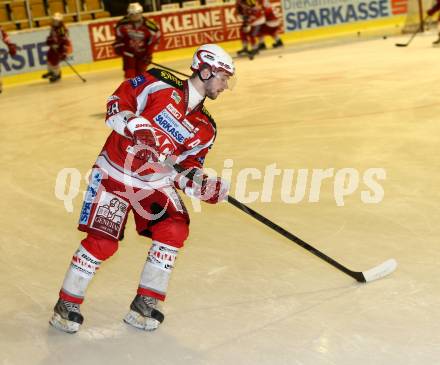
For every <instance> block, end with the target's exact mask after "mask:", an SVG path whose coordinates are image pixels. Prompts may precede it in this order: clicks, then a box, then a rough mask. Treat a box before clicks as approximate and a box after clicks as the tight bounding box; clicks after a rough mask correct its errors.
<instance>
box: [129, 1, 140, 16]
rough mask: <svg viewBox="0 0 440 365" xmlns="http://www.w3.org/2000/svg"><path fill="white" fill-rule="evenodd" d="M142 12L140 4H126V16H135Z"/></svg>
mask: <svg viewBox="0 0 440 365" xmlns="http://www.w3.org/2000/svg"><path fill="white" fill-rule="evenodd" d="M143 12H144V9H143V8H142V5H141V4H139V3H130V4H128V8H127V14H128V15H137V14H142V13H143Z"/></svg>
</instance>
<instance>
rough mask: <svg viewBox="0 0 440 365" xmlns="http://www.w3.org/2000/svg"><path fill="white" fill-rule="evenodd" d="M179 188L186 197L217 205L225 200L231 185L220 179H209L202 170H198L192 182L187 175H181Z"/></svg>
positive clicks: (178, 181) (178, 183) (178, 182)
mask: <svg viewBox="0 0 440 365" xmlns="http://www.w3.org/2000/svg"><path fill="white" fill-rule="evenodd" d="M177 186H178V187H179V188H180V189H182V190H183V192H184V193H185V194H186V195H188V196H191V197H194V198H197V199H200V200H203V201H204V202H206V203H209V204H216V203H219V202H221V201H223V200H225V199H226V197H227V196H228V192H229V183H228V182H227V181H226V180H224V179H222V178H220V177H209V176H208V175H205V174H204V173H203V172H202V170H200V169H197V172H196V174H194V177H193V178H192V179H191V180H190V179H188V178H187V177H186V176H185V174H181V175H179V176H178V178H177Z"/></svg>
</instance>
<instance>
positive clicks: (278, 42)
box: [272, 38, 284, 48]
mask: <svg viewBox="0 0 440 365" xmlns="http://www.w3.org/2000/svg"><path fill="white" fill-rule="evenodd" d="M282 46H284V43H283V41H282V40H281V38H278V39H277V40H276V42H275V43H274V44H272V47H273V48H278V47H282Z"/></svg>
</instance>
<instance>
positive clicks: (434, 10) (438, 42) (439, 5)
mask: <svg viewBox="0 0 440 365" xmlns="http://www.w3.org/2000/svg"><path fill="white" fill-rule="evenodd" d="M439 10H440V0H436V1H435V4H434V5H433V6H432V7H431V8H430V9H429V10H428V12H427V14H428V16H430V17H432V16H433V15H434V14H435V13H437V12H438V11H439ZM437 26H438V39H437V40H435V41H434V42H432V45H433V46H434V47H438V46H440V14H439V17H438V21H437Z"/></svg>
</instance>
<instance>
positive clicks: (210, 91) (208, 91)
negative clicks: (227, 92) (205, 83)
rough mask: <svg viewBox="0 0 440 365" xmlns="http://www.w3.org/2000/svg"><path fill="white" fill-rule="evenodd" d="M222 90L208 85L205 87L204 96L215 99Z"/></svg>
mask: <svg viewBox="0 0 440 365" xmlns="http://www.w3.org/2000/svg"><path fill="white" fill-rule="evenodd" d="M222 91H223V90H221V89H214V88H212V87H208V88H207V89H206V96H207V97H208V98H209V99H211V100H215V99H217V97H218V96H219V95H220V93H221V92H222Z"/></svg>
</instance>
